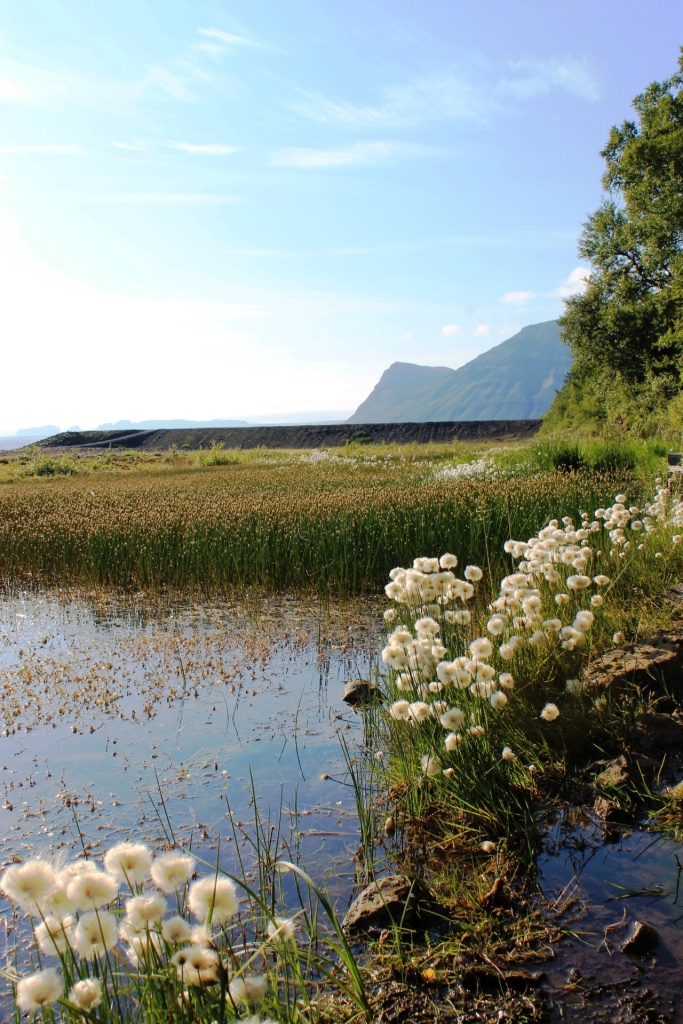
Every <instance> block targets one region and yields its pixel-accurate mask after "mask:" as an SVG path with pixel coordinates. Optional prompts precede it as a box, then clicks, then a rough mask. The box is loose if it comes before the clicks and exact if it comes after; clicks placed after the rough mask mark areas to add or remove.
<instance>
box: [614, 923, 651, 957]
mask: <svg viewBox="0 0 683 1024" xmlns="http://www.w3.org/2000/svg"><path fill="white" fill-rule="evenodd" d="M658 945H659V933H658V931H657V929H656V928H653V927H652V925H651V924H645V922H644V921H634V922H633V931H632V932H631V934H630V935H629V937H628V938H627V939H626V942H624V944H623V945H622V947H621V951H622V953H628V954H629V955H631V956H645V954H646V953H651V952H652V950H653V949H655V948H656V947H657V946H658Z"/></svg>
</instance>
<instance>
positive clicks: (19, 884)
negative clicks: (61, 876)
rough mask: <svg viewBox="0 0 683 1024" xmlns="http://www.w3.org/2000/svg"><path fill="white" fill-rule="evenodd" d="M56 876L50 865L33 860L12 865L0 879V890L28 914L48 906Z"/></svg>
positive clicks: (43, 861)
mask: <svg viewBox="0 0 683 1024" xmlns="http://www.w3.org/2000/svg"><path fill="white" fill-rule="evenodd" d="M56 880H57V876H56V874H55V870H54V868H53V867H52V865H51V864H48V863H47V861H45V860H40V859H39V858H35V859H33V860H27V861H26V863H25V864H13V865H12V866H11V867H9V868H7V870H6V871H5V873H4V874H3V876H2V878H0V889H2V890H3V892H4V893H5V895H6V896H9V898H10V899H11V901H12V903H16V904H17V905H18V906H20V907H21V909H22V910H25V911H26V912H27V913H28V914H35V913H38V912H39V908H41V909H42V907H44V906H45V907H46V906H47V905H48V901H49V897H50V894H51V892H52V890H53V889H54V887H55V883H56Z"/></svg>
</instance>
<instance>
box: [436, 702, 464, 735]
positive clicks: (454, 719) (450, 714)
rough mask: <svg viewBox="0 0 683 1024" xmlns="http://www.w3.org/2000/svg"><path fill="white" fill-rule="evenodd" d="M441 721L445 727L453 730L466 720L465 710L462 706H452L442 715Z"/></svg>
mask: <svg viewBox="0 0 683 1024" xmlns="http://www.w3.org/2000/svg"><path fill="white" fill-rule="evenodd" d="M439 721H440V722H441V725H442V726H443V727H444V729H449V730H451V732H453V731H455V729H457V728H458V727H459V726H460V725H462V723H463V722H464V721H465V712H464V711H461V710H460V708H451V709H450V710H449V711H445V712H444V714H443V715H441V717H440V718H439Z"/></svg>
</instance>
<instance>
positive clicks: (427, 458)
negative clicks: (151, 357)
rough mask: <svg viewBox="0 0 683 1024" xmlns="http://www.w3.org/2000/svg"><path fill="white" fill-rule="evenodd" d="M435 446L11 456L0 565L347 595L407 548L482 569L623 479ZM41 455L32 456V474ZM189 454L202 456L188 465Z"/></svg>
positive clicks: (107, 579)
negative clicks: (507, 547) (77, 458)
mask: <svg viewBox="0 0 683 1024" xmlns="http://www.w3.org/2000/svg"><path fill="white" fill-rule="evenodd" d="M435 447H436V446H435ZM438 447H439V448H443V449H447V450H446V451H444V450H438V449H437V450H436V451H434V450H431V447H430V448H428V449H426V450H425V449H423V450H417V451H415V450H408V451H400V450H395V451H385V452H381V451H380V452H367V451H362V452H354V451H346V450H345V449H341V450H339V453H333V452H314V453H307V454H302V453H286V454H285V455H284V456H283V455H281V454H280V455H278V457H274V455H275V453H272V452H257V453H248V455H247V453H228V452H223V451H220V450H217V451H214V452H206V453H199V455H198V456H195V457H194V459H193V464H191V465H189V466H188V465H184V464H183V459H182V458H181V457H178V458H177V459H175V458H174V456H173V454H171V455H170V456H168V457H167V458H164V457H160V458H159V459H156V460H152V461H151V462H150V460H144V461H142V462H138V461H135V460H130V459H129V460H128V462H127V461H126V460H127V456H125V455H121V456H118V457H117V458H114V457H113V456H112V466H111V467H110V470H109V471H106V469H105V468H103V467H102V466H100V468H99V469H96V468H95V467H94V465H90V466H88V465H87V464H86V468H85V470H84V471H83V472H81V471H79V472H75V473H61V472H57V473H55V474H46V475H42V474H38V475H35V474H30V475H29V474H25V475H21V473H22V472H25V470H26V465H24V466H23V467H22V465H21V464H18V465H15V466H12V465H8V466H6V467H3V468H5V469H6V470H7V472H8V473H9V471H10V470H11V471H12V472H13V473H15V474H17V475H14V476H12V477H6V478H5V483H4V486H2V487H0V572H1V573H2V575H3V576H4V578H5V579H6V580H24V581H27V580H39V581H42V582H50V583H55V582H67V583H85V584H87V583H98V584H112V585H116V586H123V587H133V588H140V587H144V588H154V587H157V588H162V587H172V588H191V589H200V590H211V589H215V588H226V587H231V586H254V585H256V586H266V587H269V588H278V589H287V590H313V591H317V592H323V593H327V592H330V593H337V594H353V593H360V592H362V591H365V590H370V589H376V588H377V587H378V586H380V585H381V584H382V583H383V582H384V580H385V578H386V575H387V573H388V572H389V570H390V569H391V568H392V567H393V566H394V565H396V564H397V563H400V562H406V561H407V560H412V558H413V557H414V554H415V552H416V551H427V552H429V551H431V552H441V551H444V550H448V549H451V548H457V549H458V550H460V551H463V552H464V551H466V552H467V557H468V559H470V560H474V561H477V562H478V563H481V564H482V565H483V566H484V567H485V569H486V570H487V572H489V573H491V574H495V573H496V572H498V570H499V569H500V568H501V565H502V559H503V552H502V545H503V542H504V540H505V539H506V538H507V537H509V536H512V535H514V536H521V535H524V534H528V533H529V531H531V532H533V531H534V530H535V529H537V528H538V524H539V523H540V522H542V521H544V520H545V519H546V518H547V517H548V516H550V515H560V516H562V515H577V514H578V513H579V511H580V510H581V509H582V508H584V507H586V508H592V507H595V506H596V505H598V504H600V503H604V502H605V501H608V500H609V499H610V496H611V495H612V494H613V493H614V490H615V488H618V487H620V486H621V485H622V483H623V482H624V479H625V477H626V475H627V471H626V470H625V469H624V468H622V467H616V470H615V471H613V472H607V473H605V472H594V471H591V470H583V469H579V471H576V472H575V471H569V472H567V471H566V470H565V471H557V470H554V471H548V470H544V469H542V468H539V466H538V465H537V464H533V463H530V462H529V456H528V452H526V451H525V450H524V449H513V450H497V451H494V452H493V454H488V455H487V454H486V453H483V454H482V453H481V452H469V453H466V454H469V456H470V458H469V461H467V460H465V461H463V452H462V450H459V451H458V452H456V453H454V451H453V449H452V447H450V446H438ZM45 458H47V457H44V456H40V455H36V457H35V461H37V462H38V468H40V465H42V462H41V460H43V459H45ZM65 458H66V457H65ZM202 458H203V459H204V460H206V461H207V463H208V464H206V465H197V461H198V459H202ZM54 461H56V462H57V463H60V462H61V460H59V459H58V460H54ZM67 461H68V459H67ZM85 461H86V460H83V462H85ZM126 465H128V466H129V468H128V469H125V468H122V467H125V466H126ZM130 466H132V467H133V468H132V469H131V468H130ZM34 468H35V466H34Z"/></svg>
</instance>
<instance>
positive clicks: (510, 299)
mask: <svg viewBox="0 0 683 1024" xmlns="http://www.w3.org/2000/svg"><path fill="white" fill-rule="evenodd" d="M534 295H535V292H506V293H505V295H501V297H500V298H499V300H498V301H499V302H505V303H508V304H509V305H511V306H523V305H524V303H525V302H528V301H529V299H533V297H534Z"/></svg>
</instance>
